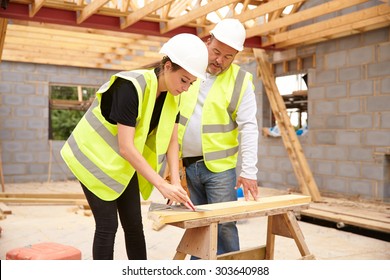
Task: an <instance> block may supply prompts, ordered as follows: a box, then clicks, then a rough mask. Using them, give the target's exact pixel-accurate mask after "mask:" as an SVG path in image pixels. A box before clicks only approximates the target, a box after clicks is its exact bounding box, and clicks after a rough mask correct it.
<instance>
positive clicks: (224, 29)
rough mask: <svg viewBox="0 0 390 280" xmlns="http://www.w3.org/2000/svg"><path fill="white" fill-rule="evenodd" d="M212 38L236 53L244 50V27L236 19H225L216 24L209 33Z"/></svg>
mask: <svg viewBox="0 0 390 280" xmlns="http://www.w3.org/2000/svg"><path fill="white" fill-rule="evenodd" d="M210 33H211V34H212V35H214V37H215V38H216V39H217V40H218V41H220V42H222V43H224V44H226V45H228V46H230V47H232V48H233V49H235V50H237V51H239V52H240V51H242V50H243V49H244V42H245V37H246V31H245V27H244V26H243V25H242V23H241V22H240V21H239V20H238V19H234V18H226V19H223V20H221V21H220V22H218V23H217V24H216V25H215V27H214V29H212V30H211V31H210Z"/></svg>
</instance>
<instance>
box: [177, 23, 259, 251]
mask: <svg viewBox="0 0 390 280" xmlns="http://www.w3.org/2000/svg"><path fill="white" fill-rule="evenodd" d="M210 33H211V37H210V38H209V39H208V40H207V42H206V46H207V49H208V52H209V64H208V68H207V77H206V78H207V79H206V80H204V81H199V82H198V81H197V82H196V83H194V85H193V86H192V87H191V88H190V89H189V91H188V92H186V93H184V94H182V96H181V101H180V104H181V105H180V121H179V144H180V151H181V156H182V159H183V165H184V166H185V168H186V178H187V186H188V189H189V192H190V197H191V200H192V202H193V203H194V204H195V205H200V204H208V203H209V204H210V203H218V202H226V201H234V200H237V189H238V188H239V187H241V186H242V187H243V190H244V195H245V199H246V200H248V199H249V198H250V195H252V196H253V198H254V199H256V197H257V193H258V188H257V177H256V174H257V168H256V163H257V145H258V127H257V121H256V110H257V106H256V99H255V94H254V92H253V89H254V86H253V83H252V75H251V74H250V73H248V72H245V71H244V70H242V69H240V67H239V66H238V65H235V64H233V61H234V58H235V56H236V54H237V53H238V52H239V51H242V50H243V48H244V47H243V45H244V41H245V36H246V32H245V28H244V26H243V25H242V24H241V23H240V22H239V21H238V20H236V19H224V20H222V21H221V22H219V23H218V24H217V25H216V26H215V28H214V29H213V30H212V31H211V32H210ZM238 135H240V136H241V138H240V140H241V141H240V144H241V147H239V139H238ZM239 148H241V149H240V150H241V158H242V170H241V173H240V174H239V177H238V178H237V177H236V166H237V157H238V151H239ZM238 250H240V246H239V238H238V231H237V227H236V223H235V222H231V223H224V224H219V225H218V251H217V253H218V254H223V253H228V252H232V251H238Z"/></svg>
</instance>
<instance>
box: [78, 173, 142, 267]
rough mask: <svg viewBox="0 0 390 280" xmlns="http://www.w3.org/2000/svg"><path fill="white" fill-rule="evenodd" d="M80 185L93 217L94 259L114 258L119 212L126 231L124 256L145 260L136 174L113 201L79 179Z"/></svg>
mask: <svg viewBox="0 0 390 280" xmlns="http://www.w3.org/2000/svg"><path fill="white" fill-rule="evenodd" d="M81 186H82V188H83V191H84V193H85V196H86V198H87V201H88V203H89V206H90V207H91V211H92V213H93V217H94V219H95V235H94V239H93V247H92V255H93V259H94V260H112V259H114V243H115V235H116V232H117V229H118V214H119V219H120V221H121V225H122V228H123V231H124V234H125V245H126V252H127V257H128V258H129V260H130V259H132V260H146V258H147V256H146V245H145V235H144V231H143V224H142V215H141V201H140V193H139V186H138V179H137V175H136V174H135V175H134V176H133V178H132V179H131V180H130V183H129V185H128V186H127V188H126V190H125V191H124V192H123V193H122V194H121V196H120V197H118V198H117V199H116V200H113V201H104V200H102V199H100V198H99V197H97V196H96V195H95V194H93V193H92V192H91V191H90V190H89V189H88V188H87V187H85V186H84V185H83V184H82V183H81Z"/></svg>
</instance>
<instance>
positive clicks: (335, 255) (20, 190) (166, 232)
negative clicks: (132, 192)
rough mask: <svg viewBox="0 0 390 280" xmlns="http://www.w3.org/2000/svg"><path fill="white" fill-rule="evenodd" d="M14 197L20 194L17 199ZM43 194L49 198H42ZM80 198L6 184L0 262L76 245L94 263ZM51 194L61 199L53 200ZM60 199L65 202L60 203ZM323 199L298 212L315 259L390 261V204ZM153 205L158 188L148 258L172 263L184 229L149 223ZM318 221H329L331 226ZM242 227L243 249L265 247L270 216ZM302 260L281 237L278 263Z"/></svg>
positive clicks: (59, 185)
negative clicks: (46, 246)
mask: <svg viewBox="0 0 390 280" xmlns="http://www.w3.org/2000/svg"><path fill="white" fill-rule="evenodd" d="M259 192H260V197H261V196H270V195H280V194H283V193H287V191H285V192H284V191H279V190H274V189H268V188H262V187H260V188H259ZM12 194H20V196H19V197H18V198H14V199H12ZM33 194H36V196H35V197H34V195H33ZM42 194H46V195H47V196H46V197H45V198H40V195H42ZM75 194H77V195H80V196H82V195H83V194H82V191H81V187H80V185H79V183H78V182H76V181H66V182H48V183H25V184H7V185H6V186H5V192H3V193H2V195H3V196H2V198H5V197H8V198H9V200H5V199H3V200H2V201H3V202H1V203H0V209H1V210H2V213H1V217H0V218H1V219H0V227H1V229H2V232H1V236H0V259H2V260H4V259H6V254H7V252H8V251H9V250H12V249H15V248H20V247H25V246H30V245H33V244H37V243H42V242H55V243H61V244H64V245H70V246H73V247H75V248H77V249H79V250H80V251H81V252H82V259H83V260H91V259H92V252H91V251H92V240H93V232H94V220H93V216H92V215H91V211H90V210H89V209H88V208H87V207H84V206H83V203H81V202H80V201H82V200H80V199H74V200H72V199H71V197H75V196H74V195H75ZM51 195H52V197H56V198H54V199H50V197H51ZM67 195H68V196H67ZM61 196H63V197H64V198H65V199H62V200H61V199H58V197H61ZM0 197H1V196H0ZM56 199H58V201H56ZM323 199H324V201H323V202H321V203H311V205H310V208H309V210H305V211H306V212H305V213H296V214H297V217H298V223H299V226H300V228H301V230H302V232H303V235H304V237H305V241H306V243H307V245H308V247H309V250H310V252H311V254H312V255H314V257H315V259H318V260H390V242H389V240H388V237H389V234H390V205H389V204H385V203H373V202H371V203H370V202H363V201H358V200H354V201H352V200H347V199H343V198H323ZM152 201H153V202H163V201H164V199H163V197H162V196H161V194H160V193H159V192H158V191H156V190H155V191H153V193H152V196H151V197H150V198H149V200H148V201H142V212H143V219H144V231H145V237H146V245H147V253H148V259H150V260H169V259H172V257H173V256H174V254H175V252H176V247H177V245H178V243H179V241H180V239H181V237H182V235H183V232H184V229H181V228H178V227H174V226H170V225H165V226H161V225H155V224H154V223H153V221H151V220H149V219H148V215H147V212H148V208H149V205H150V202H152ZM84 204H85V203H84ZM310 211H312V212H310ZM318 221H325V222H328V225H324V224H321V223H317V222H318ZM332 224H333V226H332ZM352 227H354V228H357V229H362V230H365V231H370V232H371V233H372V232H373V233H374V234H372V235H371V236H368V235H367V234H359V230H358V231H354V232H351V231H348V230H345V229H348V228H352ZM238 229H239V235H240V243H241V249H246V248H251V247H256V246H261V245H264V244H265V242H266V232H267V218H266V217H260V218H252V219H248V220H244V221H239V222H238ZM375 232H377V233H378V234H377V236H376V235H375ZM378 237H379V238H378ZM114 256H115V259H117V260H126V259H127V256H126V252H125V246H124V238H123V231H122V229H121V228H119V229H118V233H117V237H116V244H115V253H114ZM300 257H301V255H300V253H299V250H298V248H297V246H296V244H295V243H294V240H293V239H290V238H286V237H281V236H277V237H276V240H275V259H277V260H296V259H299V258H300Z"/></svg>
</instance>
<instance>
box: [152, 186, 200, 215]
mask: <svg viewBox="0 0 390 280" xmlns="http://www.w3.org/2000/svg"><path fill="white" fill-rule="evenodd" d="M156 188H157V189H158V190H159V191H160V193H161V194H162V195H163V196H164V197H165V198H167V199H168V201H169V205H171V204H172V203H174V202H176V203H182V204H183V205H185V206H186V207H187V208H189V209H191V210H193V211H195V206H194V204H193V203H192V201H191V200H190V198H189V197H188V195H187V192H186V191H185V190H184V189H183V187H182V186H181V185H180V184H170V183H168V182H166V181H165V182H164V183H163V184H161V185H160V186H156Z"/></svg>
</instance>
